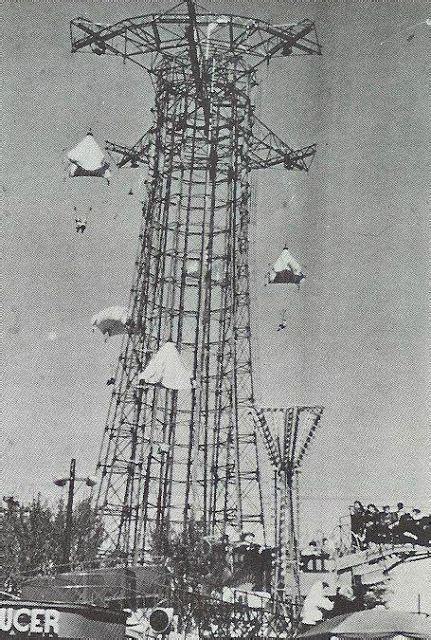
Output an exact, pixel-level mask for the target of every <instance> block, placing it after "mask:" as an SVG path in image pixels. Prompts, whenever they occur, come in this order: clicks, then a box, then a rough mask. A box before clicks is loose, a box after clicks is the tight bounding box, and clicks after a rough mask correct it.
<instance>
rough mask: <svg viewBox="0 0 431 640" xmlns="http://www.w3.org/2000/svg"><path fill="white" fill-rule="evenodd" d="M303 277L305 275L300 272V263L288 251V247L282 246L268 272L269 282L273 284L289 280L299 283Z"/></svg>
mask: <svg viewBox="0 0 431 640" xmlns="http://www.w3.org/2000/svg"><path fill="white" fill-rule="evenodd" d="M303 278H305V275H304V273H303V272H302V267H301V265H300V264H299V262H298V261H297V260H296V259H295V258H294V257H293V255H292V254H291V253H290V251H289V249H288V248H287V247H284V249H283V251H282V252H281V254H280V255H279V257H278V258H277V260H276V261H275V262H274V264H273V266H272V267H271V270H270V272H269V274H268V280H269V282H270V283H275V284H277V283H289V282H293V283H294V284H299V283H300V282H301V280H302V279H303Z"/></svg>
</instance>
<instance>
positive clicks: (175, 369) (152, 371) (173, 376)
mask: <svg viewBox="0 0 431 640" xmlns="http://www.w3.org/2000/svg"><path fill="white" fill-rule="evenodd" d="M138 379H139V380H142V381H143V382H147V383H148V384H158V383H160V384H162V385H163V386H164V387H166V388H167V389H191V387H192V383H191V375H190V372H189V371H187V369H186V367H185V366H184V364H183V363H182V361H181V356H180V354H179V352H178V350H177V348H176V346H175V344H174V343H173V342H165V344H164V345H162V346H161V347H160V349H159V350H158V351H157V353H155V354H154V355H153V357H152V358H151V360H150V362H149V363H148V364H147V366H146V367H145V369H144V370H143V371H142V373H141V374H140V375H139V378H138Z"/></svg>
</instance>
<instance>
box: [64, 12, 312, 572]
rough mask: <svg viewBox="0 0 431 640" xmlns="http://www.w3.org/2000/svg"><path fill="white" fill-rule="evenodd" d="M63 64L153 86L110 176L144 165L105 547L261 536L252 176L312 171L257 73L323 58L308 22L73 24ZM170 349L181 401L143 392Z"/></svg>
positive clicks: (205, 19)
mask: <svg viewBox="0 0 431 640" xmlns="http://www.w3.org/2000/svg"><path fill="white" fill-rule="evenodd" d="M71 40H72V51H73V52H78V51H88V52H93V53H95V54H96V55H99V56H100V55H114V56H118V57H120V58H122V59H123V60H124V61H126V60H127V61H130V62H133V63H135V64H136V65H139V66H140V67H141V68H142V69H143V70H146V71H147V72H148V73H149V74H150V77H151V80H152V83H153V87H154V93H155V103H154V107H153V108H152V112H153V114H154V121H153V124H152V126H151V128H150V129H149V131H147V132H146V133H145V134H144V135H143V136H142V137H141V138H140V139H139V140H138V142H136V144H134V145H133V146H131V147H126V146H123V145H118V144H113V143H107V148H108V149H109V150H110V151H111V152H112V153H114V154H117V158H118V162H117V165H118V166H119V167H127V166H128V167H136V166H139V165H141V164H144V165H147V166H148V179H147V180H146V190H147V195H146V198H145V201H144V205H143V211H142V229H141V232H140V235H139V249H138V254H137V260H136V268H135V274H134V279H133V285H132V289H131V296H130V304H129V320H128V323H127V335H126V336H125V337H124V341H123V347H122V353H121V355H120V358H119V363H118V368H117V374H116V384H115V386H114V388H113V393H112V400H111V405H110V410H109V415H108V419H107V422H106V427H105V431H104V438H103V442H102V447H101V452H100V458H99V463H98V466H99V472H100V474H101V482H100V487H99V494H98V505H99V507H100V508H101V511H102V512H103V514H104V516H105V521H106V526H107V529H108V533H109V537H110V542H111V544H112V547H113V548H115V549H116V550H117V552H118V553H119V554H120V555H121V557H123V558H125V559H126V561H127V562H130V563H139V562H142V561H143V560H145V558H146V557H148V556H147V554H148V552H149V551H150V547H151V536H152V535H154V532H155V531H156V532H165V533H167V532H169V530H170V529H172V528H180V529H182V528H183V527H184V529H185V530H187V525H188V524H189V523H190V522H195V523H197V524H199V526H201V527H202V531H203V533H206V534H216V535H217V534H223V533H224V532H226V529H227V527H228V526H233V527H234V528H235V529H236V530H237V531H238V532H240V531H244V530H249V531H250V530H251V531H254V532H256V530H257V529H260V532H261V534H262V535H263V536H265V522H264V508H263V499H262V491H261V484H260V480H261V478H260V459H259V451H258V446H257V435H256V431H257V428H256V424H255V420H254V418H253V414H252V412H251V411H250V409H251V407H253V405H254V402H255V399H254V388H253V371H252V353H251V335H250V282H249V221H250V198H251V186H250V172H251V171H252V170H255V169H264V168H266V167H273V166H275V165H281V166H284V167H285V168H286V169H287V170H299V171H308V169H309V166H310V163H311V161H312V158H313V156H314V153H315V145H311V146H308V147H305V148H302V149H299V150H294V149H292V148H291V147H290V146H289V145H288V144H286V143H285V142H283V141H282V140H280V139H279V138H278V137H277V136H276V135H275V134H274V133H273V132H272V131H271V130H270V129H268V127H266V126H265V125H264V124H263V123H262V122H260V121H259V120H258V118H257V117H256V115H255V99H256V88H257V86H258V83H257V80H256V71H257V69H258V67H259V66H260V65H262V64H265V63H267V62H269V60H271V59H272V58H274V57H280V56H285V57H289V56H290V55H314V54H320V46H319V44H318V41H317V37H316V34H315V29H314V24H313V23H312V22H311V21H310V20H302V21H300V22H298V23H296V24H289V25H288V26H283V27H275V26H271V25H270V24H267V23H265V22H263V21H261V20H255V19H250V18H243V17H237V16H234V15H227V14H223V15H214V14H197V13H196V7H195V5H194V4H193V2H192V1H191V0H189V1H187V2H186V3H183V4H181V5H178V6H177V7H175V8H174V9H173V10H171V11H168V12H167V13H164V14H157V15H155V14H151V15H142V16H138V17H135V18H127V19H125V20H122V21H121V22H118V23H116V24H113V25H109V26H103V25H100V24H95V23H92V22H90V21H88V20H87V19H84V18H77V19H75V20H73V21H72V22H71ZM166 343H174V345H175V346H176V348H177V350H178V352H179V353H180V354H181V358H182V360H183V362H184V363H185V365H186V366H187V367H189V369H190V379H191V383H190V385H189V386H190V388H188V389H180V388H167V387H166V386H164V385H163V384H146V383H145V382H144V383H143V382H142V381H140V379H139V375H140V373H141V372H142V370H143V369H144V368H145V367H146V365H147V364H148V361H149V359H150V358H151V357H152V356H154V354H155V353H157V352H158V350H159V349H160V348H161V347H162V346H163V345H165V344H166Z"/></svg>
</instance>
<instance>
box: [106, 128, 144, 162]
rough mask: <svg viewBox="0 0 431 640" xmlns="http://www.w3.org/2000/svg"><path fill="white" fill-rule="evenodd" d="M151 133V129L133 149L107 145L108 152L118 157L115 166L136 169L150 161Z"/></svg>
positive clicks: (112, 144) (113, 144)
mask: <svg viewBox="0 0 431 640" xmlns="http://www.w3.org/2000/svg"><path fill="white" fill-rule="evenodd" d="M151 133H152V130H151V129H149V130H148V131H147V132H146V133H144V135H143V136H142V137H141V138H139V140H138V141H137V142H135V144H134V145H132V146H131V147H129V146H126V145H122V144H117V143H115V142H110V141H109V140H107V141H106V143H105V149H106V151H109V152H110V153H113V154H114V156H117V158H118V159H116V162H115V164H116V165H117V167H118V168H119V169H122V168H123V167H132V168H133V167H136V166H137V165H139V164H146V163H148V162H149V159H150V145H151Z"/></svg>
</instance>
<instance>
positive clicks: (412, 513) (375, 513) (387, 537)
mask: <svg viewBox="0 0 431 640" xmlns="http://www.w3.org/2000/svg"><path fill="white" fill-rule="evenodd" d="M350 526H351V532H352V546H353V547H354V548H356V549H368V548H369V547H370V545H371V544H405V543H408V542H410V543H411V544H417V545H421V546H426V547H429V546H430V545H431V518H430V515H429V514H428V515H426V514H424V513H422V511H421V510H420V509H416V508H415V509H410V510H409V509H406V508H405V507H404V504H403V503H402V502H398V504H397V506H396V508H391V507H390V506H389V505H385V506H383V507H381V508H378V507H376V505H375V504H369V505H368V506H367V507H364V506H363V504H362V503H361V502H360V501H359V500H356V502H355V503H354V504H353V507H351V510H350Z"/></svg>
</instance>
